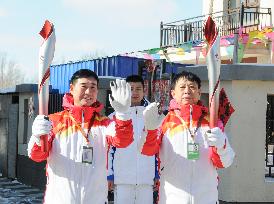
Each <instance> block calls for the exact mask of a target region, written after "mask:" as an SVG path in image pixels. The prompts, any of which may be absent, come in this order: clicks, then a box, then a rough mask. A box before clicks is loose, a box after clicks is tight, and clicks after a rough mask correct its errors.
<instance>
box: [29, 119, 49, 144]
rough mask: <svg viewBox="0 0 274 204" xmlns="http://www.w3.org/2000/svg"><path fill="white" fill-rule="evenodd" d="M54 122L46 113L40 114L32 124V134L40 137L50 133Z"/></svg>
mask: <svg viewBox="0 0 274 204" xmlns="http://www.w3.org/2000/svg"><path fill="white" fill-rule="evenodd" d="M51 128H52V124H51V122H50V120H48V119H47V116H45V115H38V116H37V117H36V118H35V119H34V121H33V124H32V135H33V136H35V137H37V138H39V139H40V136H41V135H47V134H49V133H50V131H51Z"/></svg>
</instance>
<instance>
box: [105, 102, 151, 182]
mask: <svg viewBox="0 0 274 204" xmlns="http://www.w3.org/2000/svg"><path fill="white" fill-rule="evenodd" d="M144 109H145V107H144V106H134V107H130V115H131V117H130V118H131V119H132V124H133V133H134V135H133V137H134V141H133V142H132V143H131V144H130V145H129V146H128V147H126V148H113V147H112V148H111V149H110V151H109V154H108V155H109V157H108V170H109V171H108V172H109V173H108V180H112V179H113V178H112V176H111V175H114V184H134V185H136V184H137V185H138V184H148V185H153V182H154V181H153V179H154V178H155V156H146V155H143V154H141V153H140V150H139V148H138V142H140V138H141V135H142V134H143V130H144V119H143V111H144ZM113 114H115V113H113ZM113 114H111V115H110V116H109V117H110V118H112V117H113ZM113 171H114V172H113Z"/></svg>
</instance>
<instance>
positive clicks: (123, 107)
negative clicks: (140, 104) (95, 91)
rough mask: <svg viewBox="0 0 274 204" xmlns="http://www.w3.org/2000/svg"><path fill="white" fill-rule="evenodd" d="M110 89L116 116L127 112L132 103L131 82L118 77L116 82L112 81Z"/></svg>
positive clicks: (110, 97)
mask: <svg viewBox="0 0 274 204" xmlns="http://www.w3.org/2000/svg"><path fill="white" fill-rule="evenodd" d="M110 89H111V95H109V102H110V105H111V106H112V107H113V108H114V110H115V111H116V116H117V115H119V116H121V115H123V114H124V113H127V112H128V110H129V107H130V105H131V87H130V84H129V83H127V82H126V81H125V80H120V79H116V83H114V82H111V84H110Z"/></svg>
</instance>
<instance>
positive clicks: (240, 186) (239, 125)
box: [219, 80, 274, 202]
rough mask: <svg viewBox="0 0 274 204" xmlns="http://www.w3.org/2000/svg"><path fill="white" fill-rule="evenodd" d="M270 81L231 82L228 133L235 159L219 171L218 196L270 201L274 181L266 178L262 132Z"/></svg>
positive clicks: (239, 200)
mask: <svg viewBox="0 0 274 204" xmlns="http://www.w3.org/2000/svg"><path fill="white" fill-rule="evenodd" d="M273 87H274V82H273V81H272V82H271V81H253V80H252V81H248V80H245V81H243V80H239V81H235V80H234V81H232V84H231V88H230V89H228V90H229V91H231V92H230V93H229V95H230V96H231V99H232V104H233V106H234V108H235V110H236V111H235V113H234V114H233V115H232V118H231V119H230V124H229V126H230V127H229V131H228V134H229V135H230V137H231V138H230V141H231V144H232V147H233V149H234V150H235V152H236V158H235V161H234V163H233V165H232V166H231V167H230V168H228V169H227V170H225V171H220V176H221V185H220V188H219V192H220V199H221V200H224V201H237V202H271V201H273V200H274V191H273V189H274V182H266V181H265V169H264V166H265V137H266V136H265V134H266V130H265V127H266V115H265V114H266V105H267V104H266V103H267V102H266V99H267V94H274V89H273Z"/></svg>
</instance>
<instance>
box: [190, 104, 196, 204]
mask: <svg viewBox="0 0 274 204" xmlns="http://www.w3.org/2000/svg"><path fill="white" fill-rule="evenodd" d="M189 111H190V114H189V129H190V130H191V131H192V129H193V121H192V119H193V118H192V114H193V109H192V105H190V110H189ZM194 134H195V133H194ZM193 143H195V137H194V138H193ZM194 162H195V161H191V162H190V163H191V174H190V195H189V200H190V203H193V196H192V193H193V192H192V187H193V186H192V183H193V182H192V181H193V177H194V176H193V174H194V172H193V171H194V167H193V163H194Z"/></svg>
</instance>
